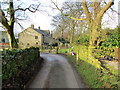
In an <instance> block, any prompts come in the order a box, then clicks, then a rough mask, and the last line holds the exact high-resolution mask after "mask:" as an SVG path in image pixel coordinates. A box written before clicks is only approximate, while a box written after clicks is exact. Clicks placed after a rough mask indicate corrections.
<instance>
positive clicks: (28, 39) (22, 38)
mask: <svg viewBox="0 0 120 90" xmlns="http://www.w3.org/2000/svg"><path fill="white" fill-rule="evenodd" d="M35 36H38V39H35ZM36 43H38V44H36ZM42 43H43V37H42V35H41V34H39V33H38V32H36V31H34V30H33V29H32V28H28V29H26V30H25V31H23V32H21V33H20V34H19V47H20V48H26V47H31V46H34V47H41V46H42Z"/></svg>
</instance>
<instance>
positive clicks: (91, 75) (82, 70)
mask: <svg viewBox="0 0 120 90" xmlns="http://www.w3.org/2000/svg"><path fill="white" fill-rule="evenodd" d="M67 58H68V60H70V62H72V63H73V65H74V67H75V68H76V69H77V71H78V73H79V74H80V76H81V77H82V78H83V80H84V82H85V83H86V84H87V85H88V86H89V87H90V88H101V86H102V85H103V82H102V81H101V82H100V81H99V80H97V79H98V73H100V72H99V70H98V69H96V68H95V67H94V66H92V65H91V64H89V63H87V62H85V61H84V60H80V59H79V62H78V65H77V64H76V57H75V56H70V55H68V56H67Z"/></svg>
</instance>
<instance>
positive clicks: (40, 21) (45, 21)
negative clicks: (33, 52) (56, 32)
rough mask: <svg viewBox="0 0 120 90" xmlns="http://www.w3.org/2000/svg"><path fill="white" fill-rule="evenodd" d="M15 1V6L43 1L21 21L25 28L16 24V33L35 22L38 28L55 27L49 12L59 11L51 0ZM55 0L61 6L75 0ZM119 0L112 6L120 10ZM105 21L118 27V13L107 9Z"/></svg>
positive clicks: (107, 24)
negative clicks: (36, 9)
mask: <svg viewBox="0 0 120 90" xmlns="http://www.w3.org/2000/svg"><path fill="white" fill-rule="evenodd" d="M3 1H4V0H3ZM15 1H16V3H15V6H17V5H19V4H20V2H21V1H22V2H23V3H24V4H22V5H23V7H24V6H25V7H26V6H29V5H31V4H38V3H39V2H40V3H41V5H40V11H37V12H36V13H30V12H28V11H27V12H26V13H27V16H29V19H27V20H23V21H19V22H20V23H21V25H22V26H23V28H20V26H19V25H18V24H15V33H19V32H21V31H23V30H24V29H26V28H28V27H30V25H31V24H34V26H35V28H38V27H39V26H40V27H41V29H43V30H52V29H53V27H52V26H51V25H50V24H51V21H52V17H51V16H49V14H50V15H52V16H54V15H56V14H58V13H59V11H57V10H56V11H54V10H52V9H51V8H50V6H51V7H52V6H53V4H52V3H51V1H50V0H15ZM53 1H55V2H57V4H58V5H59V7H61V6H62V3H63V2H64V1H73V0H53ZM74 1H75V0H74ZM76 1H81V0H76ZM118 1H120V0H115V4H114V5H113V6H112V7H113V8H114V9H115V10H116V11H118ZM45 11H46V12H48V13H49V14H47V13H46V12H45ZM103 23H104V25H103V26H104V27H110V28H114V27H116V25H118V15H117V14H116V13H113V12H111V11H110V10H109V11H107V13H106V14H105V15H104V18H103Z"/></svg>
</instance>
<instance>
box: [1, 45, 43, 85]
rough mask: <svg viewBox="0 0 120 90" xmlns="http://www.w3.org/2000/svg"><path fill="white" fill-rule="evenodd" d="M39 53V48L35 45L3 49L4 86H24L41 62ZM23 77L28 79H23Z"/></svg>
mask: <svg viewBox="0 0 120 90" xmlns="http://www.w3.org/2000/svg"><path fill="white" fill-rule="evenodd" d="M39 54H40V53H39V48H35V47H31V48H26V49H12V50H3V51H2V82H3V83H2V85H3V87H24V84H25V83H26V82H27V81H28V79H29V78H30V76H31V75H32V73H34V72H33V71H34V70H35V67H36V66H35V65H37V64H38V63H40V62H41V60H40V59H39V58H40V55H39ZM23 78H24V79H26V80H22V79H23ZM20 80H21V81H20ZM21 84H23V85H21Z"/></svg>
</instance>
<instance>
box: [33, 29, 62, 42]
mask: <svg viewBox="0 0 120 90" xmlns="http://www.w3.org/2000/svg"><path fill="white" fill-rule="evenodd" d="M32 29H33V30H35V31H37V32H38V33H40V34H42V35H44V36H47V37H48V38H50V39H52V40H55V41H57V42H60V41H58V40H56V39H54V38H52V37H51V36H50V34H49V33H47V32H46V31H44V30H40V29H35V28H32Z"/></svg>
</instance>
